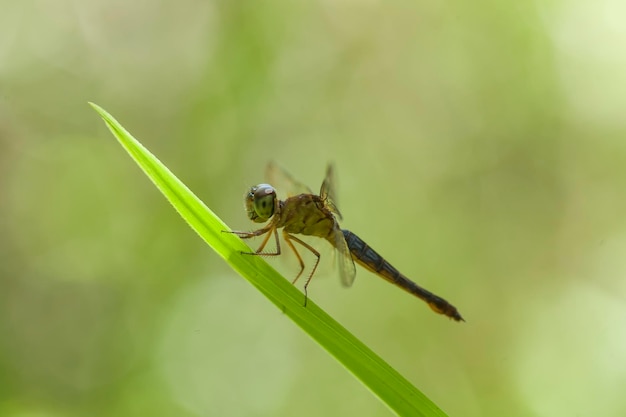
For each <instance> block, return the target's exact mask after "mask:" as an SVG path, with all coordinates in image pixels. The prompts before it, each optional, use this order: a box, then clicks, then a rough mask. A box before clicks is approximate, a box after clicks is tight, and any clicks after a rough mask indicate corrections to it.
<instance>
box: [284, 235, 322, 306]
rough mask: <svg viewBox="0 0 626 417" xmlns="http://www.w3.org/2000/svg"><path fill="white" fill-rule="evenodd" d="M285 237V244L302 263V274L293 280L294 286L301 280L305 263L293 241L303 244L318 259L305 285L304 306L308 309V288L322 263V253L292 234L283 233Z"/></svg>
mask: <svg viewBox="0 0 626 417" xmlns="http://www.w3.org/2000/svg"><path fill="white" fill-rule="evenodd" d="M283 235H284V236H285V242H287V244H288V245H289V246H290V247H291V249H292V250H293V251H294V252H295V254H296V256H297V257H298V261H299V262H300V273H299V274H298V276H297V277H296V279H294V280H293V283H294V284H295V283H296V281H297V280H298V278H300V275H302V271H304V262H303V261H302V258H301V257H300V254H299V253H298V251H297V250H296V247H295V246H294V245H293V243H291V240H294V241H296V242H298V243H299V244H301V245H302V246H304V247H305V248H307V249H308V250H310V251H311V252H312V253H313V255H315V257H316V258H317V259H316V260H315V265H313V269H312V270H311V273H310V274H309V276H308V277H307V279H306V282H305V283H304V306H305V307H306V302H307V299H308V292H307V288H308V287H309V283H310V282H311V278H313V274H314V273H315V270H316V269H317V265H318V264H319V263H320V253H319V252H318V251H316V250H315V249H314V248H313V247H312V246H311V245H309V244H308V243H306V242H304V241H302V240H300V239H298V238H297V237H295V236H293V235H290V234H288V233H286V232H284V231H283Z"/></svg>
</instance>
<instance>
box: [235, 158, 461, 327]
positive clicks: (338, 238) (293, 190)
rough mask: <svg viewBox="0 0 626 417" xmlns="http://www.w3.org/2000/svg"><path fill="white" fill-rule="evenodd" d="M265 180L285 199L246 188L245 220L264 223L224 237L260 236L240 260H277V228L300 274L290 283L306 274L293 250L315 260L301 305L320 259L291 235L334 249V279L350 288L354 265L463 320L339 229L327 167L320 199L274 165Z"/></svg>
mask: <svg viewBox="0 0 626 417" xmlns="http://www.w3.org/2000/svg"><path fill="white" fill-rule="evenodd" d="M267 176H268V179H269V180H270V182H276V183H282V184H284V185H285V186H286V187H287V188H288V189H289V191H288V196H287V198H286V199H284V200H281V199H279V198H278V197H277V193H276V189H275V188H274V187H273V186H272V185H270V184H258V185H255V186H253V187H251V188H250V189H249V190H248V192H246V194H245V196H244V198H245V209H246V213H247V214H248V218H249V219H250V220H252V221H253V222H255V223H267V224H266V225H265V226H263V227H261V228H260V229H257V230H255V231H252V232H244V231H230V232H229V233H234V234H235V235H237V236H239V237H240V238H242V239H250V238H254V237H259V236H264V238H263V240H262V242H261V244H260V245H259V247H258V249H257V250H256V251H254V252H242V254H244V255H251V256H279V255H280V254H281V253H282V252H281V247H280V239H279V237H278V231H279V229H282V236H283V239H284V241H285V243H286V244H287V246H288V247H289V249H291V251H292V252H293V253H294V254H295V256H296V259H297V260H298V263H299V265H300V271H299V272H298V274H297V276H296V278H295V279H294V280H293V281H292V283H293V284H295V283H296V282H297V281H298V279H299V278H300V277H301V276H302V273H303V272H304V270H305V263H304V261H303V259H302V256H301V255H300V252H299V251H298V249H297V247H296V245H298V246H299V247H300V248H301V249H302V248H304V249H306V250H308V251H309V252H311V253H312V254H313V255H315V264H314V265H313V268H312V270H311V272H310V273H309V274H308V276H307V278H306V281H305V283H304V305H305V306H306V302H307V299H308V292H307V289H308V286H309V283H310V282H311V279H312V278H313V275H314V274H315V271H316V269H317V266H318V265H319V262H320V257H321V255H320V253H319V252H318V251H317V250H316V249H315V248H314V247H313V246H311V245H310V244H309V243H307V242H305V241H304V240H302V239H300V238H299V237H297V236H296V235H305V236H315V237H318V238H322V239H325V240H327V241H328V242H329V243H330V244H331V245H332V246H333V247H334V249H335V253H336V254H337V264H338V268H339V275H340V277H341V281H342V283H343V285H344V286H346V287H349V286H351V285H352V283H353V282H354V278H355V276H356V267H355V262H356V263H357V264H359V265H361V266H362V267H364V268H365V269H367V270H369V271H371V272H373V273H374V274H376V275H378V276H380V277H381V278H383V279H385V280H386V281H388V282H390V283H392V284H394V285H396V286H398V287H400V288H402V289H403V290H405V291H407V292H408V293H410V294H413V295H414V296H416V297H418V298H420V299H421V300H423V301H425V302H426V304H428V306H429V307H430V308H431V309H432V310H433V311H434V312H436V313H439V314H443V315H444V316H447V317H449V318H450V319H452V320H455V321H465V320H464V319H463V317H461V314H459V312H458V310H457V309H456V307H454V306H453V305H452V304H450V303H449V302H448V301H446V300H445V299H443V298H441V297H439V296H438V295H435V294H433V293H432V292H430V291H428V290H426V289H425V288H422V287H421V286H419V285H417V284H416V283H415V282H413V281H411V280H410V279H408V278H407V277H406V276H404V275H403V274H402V273H400V272H399V271H398V270H397V269H396V268H395V267H393V266H392V265H391V264H390V263H389V262H387V261H386V260H385V258H383V257H382V256H381V255H379V254H378V252H376V251H375V250H374V249H372V248H371V247H370V246H369V245H368V244H367V243H365V242H364V241H363V240H362V239H361V238H360V237H358V236H357V235H356V234H354V233H352V232H351V231H349V230H346V229H342V228H341V227H340V226H339V220H342V216H341V213H340V211H339V209H338V208H337V204H336V198H335V188H334V183H335V181H334V168H333V165H332V164H329V165H328V167H327V169H326V177H325V179H324V181H323V182H322V186H321V188H320V192H319V194H315V193H313V192H312V191H311V190H310V189H309V188H308V187H307V186H305V185H304V184H302V183H300V182H298V181H296V180H295V179H294V178H293V177H291V175H290V174H289V173H287V172H286V171H284V170H283V169H282V168H280V167H279V166H278V165H277V164H275V163H274V162H270V163H269V164H268V167H267ZM272 236H273V237H274V241H275V244H276V249H275V250H274V251H267V250H265V248H266V246H267V244H268V242H269V241H270V239H271V238H272Z"/></svg>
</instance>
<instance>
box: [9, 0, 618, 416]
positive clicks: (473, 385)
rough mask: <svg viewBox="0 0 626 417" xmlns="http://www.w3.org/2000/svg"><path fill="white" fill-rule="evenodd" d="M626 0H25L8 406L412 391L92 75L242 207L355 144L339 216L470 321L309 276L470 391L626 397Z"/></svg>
mask: <svg viewBox="0 0 626 417" xmlns="http://www.w3.org/2000/svg"><path fill="white" fill-rule="evenodd" d="M625 14H626V5H625V4H624V2H622V1H618V0H601V1H599V2H583V1H581V0H577V1H576V0H573V1H560V2H558V1H555V2H545V3H540V2H537V3H534V2H521V3H520V2H491V1H479V2H471V3H467V4H466V3H464V2H456V3H442V2H437V1H428V0H426V1H417V2H408V1H391V2H377V1H373V0H364V1H358V0H343V1H329V0H324V1H318V2H289V1H280V0H278V1H271V0H267V1H256V2H255V1H217V2H202V1H197V0H196V1H194V0H183V1H180V2H175V3H173V2H163V1H150V2H148V1H138V2H122V1H117V0H113V1H107V2H105V1H100V0H97V1H90V2H78V1H67V0H61V1H56V2H50V1H33V2H16V1H13V2H12V1H8V0H2V1H1V2H0V415H2V416H38V417H40V416H41V417H48V416H51V417H57V416H59V417H60V416H113V415H114V416H137V415H142V416H144V415H145V416H183V417H187V416H189V417H191V416H294V415H298V416H321V415H336V416H345V415H359V416H387V415H390V412H389V411H388V410H387V409H386V408H385V406H383V405H382V404H381V403H379V401H378V400H377V399H376V398H375V397H373V396H372V395H371V394H370V393H369V392H368V391H367V390H366V389H365V388H364V387H363V386H361V385H360V383H359V382H357V381H356V380H355V379H354V378H353V377H352V376H351V375H350V374H348V373H347V372H346V371H345V370H344V369H343V368H342V367H341V366H340V365H339V364H337V363H336V362H335V361H334V360H333V359H332V358H330V357H329V356H328V355H327V354H326V353H325V352H324V351H323V350H322V349H320V348H319V346H317V345H316V344H315V343H313V342H312V341H311V340H310V339H309V338H308V337H307V336H306V335H305V334H303V333H302V331H301V330H300V329H299V328H296V326H294V325H293V324H292V323H291V322H290V321H289V320H288V319H287V318H286V317H285V316H284V315H282V314H281V312H280V311H279V310H277V309H276V308H275V307H274V306H272V305H271V304H270V303H268V302H267V300H265V299H264V298H263V297H262V296H261V295H260V294H259V293H258V292H257V291H255V290H254V289H253V288H252V287H251V286H250V285H249V284H248V283H247V282H246V281H244V280H243V279H241V278H240V277H239V276H238V275H236V274H235V273H234V272H233V271H232V270H230V269H229V268H228V267H227V266H226V264H225V263H224V262H223V261H222V260H221V259H220V258H219V257H218V256H217V255H215V254H214V253H212V251H211V250H210V249H209V248H208V247H207V246H206V245H205V244H204V243H203V242H202V241H201V240H200V239H199V238H198V237H197V236H196V235H195V234H194V233H193V232H192V231H191V230H190V229H189V228H188V227H187V226H186V225H185V223H184V222H183V221H181V219H180V218H179V217H178V215H177V214H176V213H175V212H174V211H173V210H172V209H171V207H170V206H169V204H168V203H167V202H166V201H165V199H164V198H163V197H162V196H161V195H160V194H159V193H158V192H157V190H156V189H155V188H154V187H153V186H152V185H151V184H150V182H149V181H148V180H147V179H146V177H145V176H144V175H143V174H142V173H141V172H140V171H139V170H138V169H137V167H136V166H135V165H134V163H133V162H132V161H131V160H130V158H128V157H127V155H126V154H125V153H124V151H123V150H122V148H121V147H120V146H119V145H118V144H117V143H116V142H115V140H114V139H113V137H112V136H111V135H110V133H109V132H108V131H107V130H106V128H105V127H104V124H103V123H102V121H101V120H100V119H99V117H98V116H97V115H96V113H95V112H94V111H93V110H92V109H91V108H90V107H89V106H88V105H87V101H93V102H95V103H97V104H99V105H101V106H103V107H104V108H105V109H107V110H108V111H109V112H111V113H112V114H113V115H114V116H115V117H116V118H117V119H118V120H119V121H120V122H121V123H122V124H124V125H125V126H126V128H127V129H129V130H130V131H131V132H132V133H133V134H134V135H135V136H136V137H137V138H138V139H139V140H141V141H142V142H143V143H144V144H145V145H146V146H147V147H148V148H149V149H151V150H152V151H153V152H154V153H155V154H156V155H157V156H158V157H159V158H161V160H162V161H163V162H164V163H165V164H167V165H168V166H169V168H170V169H171V170H172V171H174V172H175V173H176V175H178V176H179V178H181V179H182V180H183V181H184V182H185V183H186V184H187V185H188V186H189V187H190V188H191V189H192V190H194V192H196V193H197V194H198V195H199V196H200V197H201V198H202V199H203V200H204V201H205V202H206V203H207V205H208V206H209V207H211V208H212V209H213V210H214V211H215V212H216V213H217V214H218V215H219V216H220V217H221V218H222V219H224V220H225V221H226V222H227V223H228V224H229V225H231V226H232V227H233V228H235V229H243V230H246V229H252V228H253V227H254V225H253V224H251V223H250V222H249V221H248V219H247V217H246V216H245V213H244V211H243V209H242V195H243V193H244V191H246V189H247V187H249V186H250V185H252V184H256V183H258V182H262V181H263V180H264V178H263V176H264V168H265V165H266V163H267V162H268V161H269V160H270V159H274V160H276V161H278V162H279V163H280V164H281V165H283V166H285V167H286V168H287V169H288V170H289V171H291V173H292V174H293V175H294V176H296V177H297V178H299V179H300V180H301V181H303V182H305V183H307V184H309V185H310V186H311V187H312V188H313V189H318V187H319V184H320V183H321V180H322V178H323V174H324V169H325V166H326V164H327V162H329V161H334V162H335V164H336V167H337V176H338V193H339V203H340V205H341V209H342V212H343V215H344V218H345V221H344V223H343V226H344V227H346V228H349V229H350V230H352V231H354V232H356V233H357V234H358V235H360V236H361V237H362V238H363V239H365V240H366V241H367V242H368V243H370V244H371V245H372V246H374V247H375V248H376V249H377V250H378V251H379V252H380V253H381V254H383V255H384V256H385V257H387V258H388V260H389V261H391V262H392V263H393V264H394V265H396V266H397V267H398V268H399V269H400V270H401V271H403V272H404V273H405V274H406V275H407V276H409V277H412V278H413V279H415V280H416V281H417V282H418V283H420V284H422V285H424V286H425V287H426V288H428V289H431V290H432V291H434V292H436V293H438V294H440V295H442V296H443V297H445V298H447V299H448V300H450V301H451V302H452V303H453V304H454V305H456V306H457V307H458V308H459V310H460V311H461V313H462V314H463V316H464V317H465V319H466V320H467V323H463V324H457V323H453V322H450V321H449V320H446V319H445V318H443V317H441V316H437V315H435V314H433V313H431V312H430V310H429V309H428V308H427V307H426V306H425V305H424V304H423V303H421V302H420V301H418V300H416V299H415V298H413V297H411V296H409V295H407V294H406V293H404V292H402V291H400V290H398V289H397V288H395V287H393V286H391V285H389V284H387V283H385V282H384V281H383V280H381V279H379V278H377V277H375V276H374V275H372V274H370V273H368V272H366V271H364V270H359V271H358V275H357V282H356V283H355V285H354V287H353V288H352V289H351V290H345V289H343V288H342V287H341V286H340V284H339V283H338V279H336V277H332V278H330V277H326V278H324V277H320V278H319V279H315V280H314V281H313V284H312V285H311V287H310V289H309V294H310V297H311V298H312V299H313V300H314V301H316V302H317V303H319V304H320V305H321V306H322V307H324V308H325V309H326V310H327V311H328V312H329V313H330V314H332V315H333V316H335V317H336V318H337V320H339V321H340V322H341V323H342V324H343V325H344V326H346V327H347V328H348V329H349V330H350V331H352V332H354V333H355V334H356V335H357V336H358V337H359V338H361V339H362V340H363V341H364V342H365V343H367V344H368V345H370V346H371V347H372V349H373V350H374V351H376V352H377V353H379V354H380V355H381V356H382V357H383V358H385V359H386V360H387V361H388V362H389V363H390V364H391V365H392V366H394V367H395V368H397V369H398V370H399V371H400V372H401V373H402V374H403V375H404V376H406V377H407V378H408V379H409V380H410V381H412V382H413V383H414V384H415V385H416V386H417V387H419V388H420V389H421V390H423V391H424V392H425V393H426V395H428V396H429V397H430V398H431V399H432V400H433V401H435V402H436V403H437V404H438V405H439V406H440V407H441V408H443V409H444V410H445V411H447V412H448V413H449V414H450V416H470V417H471V416H551V417H553V416H573V415H580V416H591V415H593V416H623V415H625V414H626V400H625V399H624V392H626V280H625V279H624V278H625V274H626V217H625V214H626V197H625V190H626V117H625V116H624V109H625V108H626V49H625V48H624V45H626V30H625V29H624V27H625V26H624V24H623V16H624V15H625ZM273 265H275V266H276V267H277V268H278V269H279V270H281V271H283V272H284V273H285V275H286V276H291V275H290V274H293V273H294V269H293V268H290V267H289V264H288V263H287V265H286V266H285V265H284V264H282V263H281V262H273ZM322 275H323V274H322ZM330 275H332V274H330Z"/></svg>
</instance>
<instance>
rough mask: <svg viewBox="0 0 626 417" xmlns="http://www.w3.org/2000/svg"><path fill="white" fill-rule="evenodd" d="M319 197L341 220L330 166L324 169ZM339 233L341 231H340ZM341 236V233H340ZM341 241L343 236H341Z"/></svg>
mask: <svg viewBox="0 0 626 417" xmlns="http://www.w3.org/2000/svg"><path fill="white" fill-rule="evenodd" d="M320 197H322V198H323V199H324V201H325V202H326V206H327V207H328V208H329V209H330V211H332V212H333V213H335V214H336V215H337V217H339V220H343V217H342V216H341V212H340V211H339V208H338V207H337V197H336V193H335V169H334V167H333V165H332V164H328V167H327V168H326V178H324V182H323V183H322V187H321V188H320ZM340 232H341V231H340ZM340 234H341V233H340ZM341 238H342V239H343V235H342V236H341Z"/></svg>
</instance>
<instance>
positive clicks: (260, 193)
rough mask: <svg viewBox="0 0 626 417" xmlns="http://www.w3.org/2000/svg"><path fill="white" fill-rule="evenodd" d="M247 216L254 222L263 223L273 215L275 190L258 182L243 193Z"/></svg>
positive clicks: (275, 199)
mask: <svg viewBox="0 0 626 417" xmlns="http://www.w3.org/2000/svg"><path fill="white" fill-rule="evenodd" d="M245 200H246V202H245V205H246V212H247V213H248V217H249V218H250V220H252V221H253V222H255V223H265V222H266V221H268V220H269V219H270V217H272V216H273V215H274V211H275V209H276V204H277V201H278V199H277V198H276V190H274V187H272V186H271V185H269V184H259V185H255V186H254V187H252V188H250V191H248V192H247V193H246V195H245Z"/></svg>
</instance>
